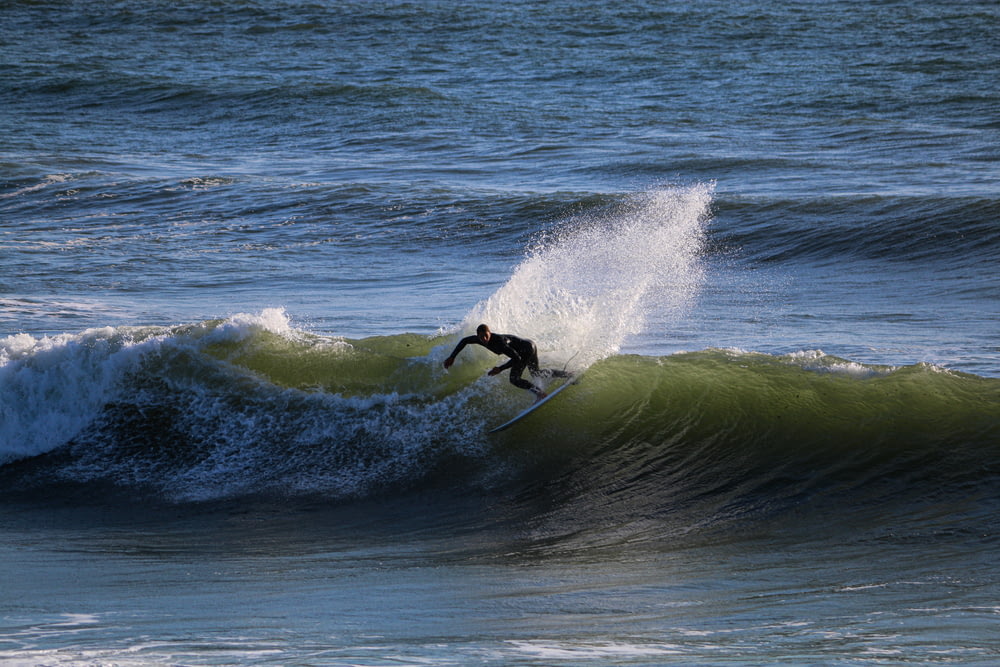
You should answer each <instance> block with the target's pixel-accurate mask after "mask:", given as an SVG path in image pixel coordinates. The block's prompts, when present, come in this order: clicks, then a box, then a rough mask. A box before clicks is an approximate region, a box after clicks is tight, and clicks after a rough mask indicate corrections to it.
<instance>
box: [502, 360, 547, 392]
mask: <svg viewBox="0 0 1000 667" xmlns="http://www.w3.org/2000/svg"><path fill="white" fill-rule="evenodd" d="M524 369H525V366H523V365H521V364H518V365H517V366H511V368H510V383H511V384H512V385H514V386H515V387H520V388H521V389H527V390H528V391H530V392H531V393H533V394H534V395H535V396H537V397H538V398H545V392H543V391H542V390H541V389H539V388H538V387H536V386H535V385H533V384H531V383H530V382H528V381H527V380H525V379H524V378H522V377H521V373H523V372H524Z"/></svg>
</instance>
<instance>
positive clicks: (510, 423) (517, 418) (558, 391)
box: [490, 375, 580, 433]
mask: <svg viewBox="0 0 1000 667" xmlns="http://www.w3.org/2000/svg"><path fill="white" fill-rule="evenodd" d="M579 379H580V376H579V375H574V376H573V377H571V378H569V379H568V380H566V382H564V383H563V384H561V385H559V386H558V387H557V388H556V389H555V390H554V391H553V392H552V393H550V394H549V395H548V396H546V397H545V398H543V399H542V400H540V401H535V402H534V403H532V404H531V405H529V406H528V407H526V408H525V409H524V410H521V412H519V413H517V414H516V415H514V417H513V418H512V419H511V420H510V421H506V422H504V423H503V424H500V425H499V426H497V427H496V428H494V429H492V430H491V431H490V433H497V432H499V431H502V430H504V429H507V428H510V427H511V426H513V425H514V424H516V423H517V422H519V421H521V420H522V419H524V418H525V417H527V416H528V415H530V414H531V413H532V412H534V411H535V410H537V409H538V408H540V407H542V406H543V405H545V404H546V403H548V402H549V401H551V400H552V399H553V398H555V397H556V396H558V395H559V394H561V393H562V390H563V389H566V388H567V387H570V386H572V385H574V384H576V382H577V380H579Z"/></svg>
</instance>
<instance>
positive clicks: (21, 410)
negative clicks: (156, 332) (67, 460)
mask: <svg viewBox="0 0 1000 667" xmlns="http://www.w3.org/2000/svg"><path fill="white" fill-rule="evenodd" d="M140 357H141V351H137V350H136V349H134V346H133V345H132V344H131V341H130V340H129V339H128V338H127V337H123V336H121V335H118V334H116V331H115V330H114V329H112V328H110V327H104V328H99V329H89V330H87V331H84V332H83V333H80V334H61V335H58V336H51V337H50V336H42V337H40V338H35V337H34V336H30V335H28V334H17V335H14V336H9V337H7V338H3V339H0V463H5V462H8V461H11V460H14V459H18V458H23V457H26V456H34V455H37V454H41V453H44V452H47V451H49V450H51V449H53V448H54V447H57V446H59V445H61V444H63V443H65V442H66V441H68V440H69V439H70V438H72V437H73V436H74V435H76V434H77V433H78V432H79V431H80V430H81V429H82V428H83V427H84V426H86V425H87V424H88V423H89V422H90V421H91V420H92V419H93V418H94V416H95V415H96V414H97V412H98V411H99V410H100V408H101V407H102V406H103V405H104V404H105V403H106V402H107V401H108V400H109V399H110V397H111V395H112V394H113V393H114V391H115V390H116V388H117V386H118V385H119V380H120V378H121V377H122V375H123V374H124V373H126V372H127V371H128V370H129V369H130V368H133V367H134V365H135V364H136V363H137V362H138V359H139V358H140Z"/></svg>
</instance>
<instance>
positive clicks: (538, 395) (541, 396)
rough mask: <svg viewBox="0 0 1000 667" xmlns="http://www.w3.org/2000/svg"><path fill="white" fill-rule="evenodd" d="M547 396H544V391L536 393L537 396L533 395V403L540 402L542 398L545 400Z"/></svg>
mask: <svg viewBox="0 0 1000 667" xmlns="http://www.w3.org/2000/svg"><path fill="white" fill-rule="evenodd" d="M547 396H548V394H546V393H545V392H544V391H540V392H538V393H537V394H535V403H537V402H538V401H540V400H542V399H543V398H546V397H547Z"/></svg>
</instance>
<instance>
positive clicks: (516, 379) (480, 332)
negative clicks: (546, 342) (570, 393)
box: [444, 324, 572, 400]
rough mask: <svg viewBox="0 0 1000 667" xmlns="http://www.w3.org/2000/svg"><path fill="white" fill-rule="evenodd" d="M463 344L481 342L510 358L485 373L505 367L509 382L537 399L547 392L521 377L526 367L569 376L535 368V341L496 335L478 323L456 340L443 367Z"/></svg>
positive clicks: (488, 348) (544, 395) (554, 374)
mask: <svg viewBox="0 0 1000 667" xmlns="http://www.w3.org/2000/svg"><path fill="white" fill-rule="evenodd" d="M466 345H482V346H483V347H485V348H486V349H487V350H489V351H490V352H492V353H493V354H501V355H505V356H508V357H510V360H509V361H508V362H507V363H505V364H503V365H502V366H497V367H496V368H491V369H490V370H489V372H488V373H487V375H497V374H499V373H503V372H504V371H505V370H507V369H508V368H509V369H510V383H511V384H512V385H514V386H515V387H520V388H521V389H527V390H528V391H530V392H531V393H533V394H534V395H535V396H537V397H538V400H541V399H543V398H545V397H546V396H547V394H546V393H545V392H544V391H542V390H541V389H539V388H538V387H536V386H535V385H534V384H532V383H531V382H528V381H527V380H525V379H524V378H522V377H521V374H522V373H524V371H525V369H527V370H528V371H529V372H530V373H531V375H532V376H533V377H534V376H538V375H547V376H550V377H570V376H571V375H572V374H571V373H567V372H566V371H556V370H548V369H546V370H542V369H540V368H539V367H538V350H537V349H535V344H534V343H533V342H532V341H530V340H528V339H527V338H518V337H517V336H512V335H510V334H498V333H493V332H492V331H490V328H489V326H487V325H485V324H480V325H479V327H478V328H477V329H476V335H475V336H466V337H465V338H463V339H462V340H460V341H458V345H456V346H455V350H454V352H452V353H451V356H450V357H448V358H447V359H445V360H444V367H445V368H451V365H452V364H453V363H455V357H457V356H458V353H459V352H461V351H462V349H463V348H464V347H465V346H466Z"/></svg>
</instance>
